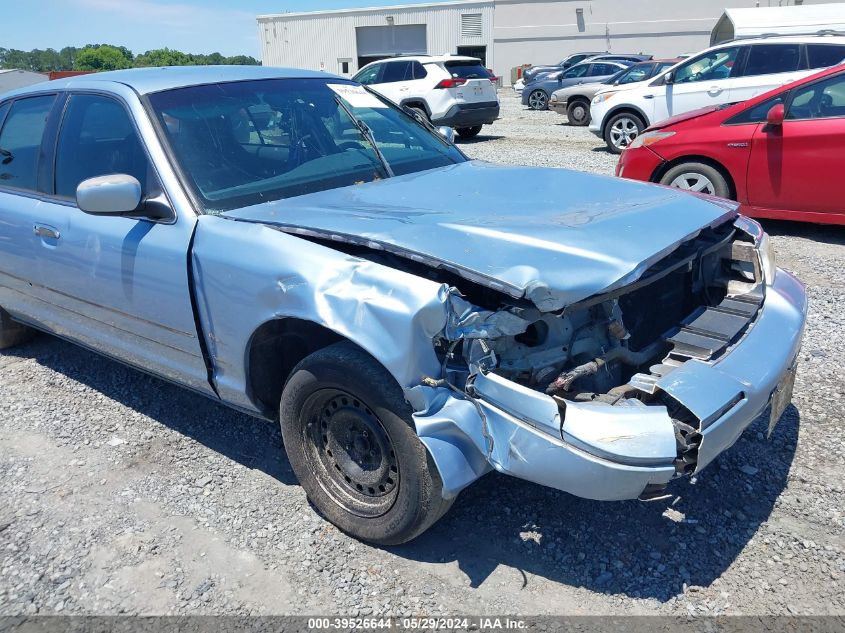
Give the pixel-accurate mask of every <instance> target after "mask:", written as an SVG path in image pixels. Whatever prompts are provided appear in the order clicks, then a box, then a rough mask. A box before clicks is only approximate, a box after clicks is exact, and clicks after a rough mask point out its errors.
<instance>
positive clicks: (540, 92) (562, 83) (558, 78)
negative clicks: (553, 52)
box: [522, 60, 633, 110]
mask: <svg viewBox="0 0 845 633" xmlns="http://www.w3.org/2000/svg"><path fill="white" fill-rule="evenodd" d="M632 63H633V62H630V61H627V60H624V61H623V60H620V61H609V60H607V61H605V60H601V61H593V60H589V61H585V62H581V63H580V64H576V65H574V66H572V67H571V68H569V69H567V70H558V71H555V72H552V73H542V74H540V75H538V76H537V78H536V79H535V80H534V81H532V82H531V83H530V84H528V85H527V86H526V87H525V88H524V89H523V91H522V105H527V106H528V107H529V108H531V109H532V110H545V109H547V108H548V105H549V99H550V97H551V94H552V93H553V92H554V91H556V90H560V89H562V88H567V87H569V86H572V85H577V84H583V83H588V82H589V83H594V82H597V81H604V80H606V79H609V78H610V77H613V76H614V75H617V74H618V73H620V72H621V71H623V70H626V69H627V68H628V66H630V65H631V64H632Z"/></svg>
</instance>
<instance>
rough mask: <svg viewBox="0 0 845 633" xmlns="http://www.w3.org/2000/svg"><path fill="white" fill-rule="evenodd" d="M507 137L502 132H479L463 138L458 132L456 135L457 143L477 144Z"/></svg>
mask: <svg viewBox="0 0 845 633" xmlns="http://www.w3.org/2000/svg"><path fill="white" fill-rule="evenodd" d="M503 138H505V137H504V136H502V135H501V134H479V135H478V136H475V137H473V138H461V137H460V136H458V135H457V134H456V135H455V144H456V145H475V144H476V143H485V142H487V141H498V140H499V139H503Z"/></svg>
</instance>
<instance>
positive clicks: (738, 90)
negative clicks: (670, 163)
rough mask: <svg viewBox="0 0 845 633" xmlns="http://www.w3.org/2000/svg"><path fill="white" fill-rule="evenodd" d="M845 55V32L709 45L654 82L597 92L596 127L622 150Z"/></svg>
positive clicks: (594, 106) (614, 147)
mask: <svg viewBox="0 0 845 633" xmlns="http://www.w3.org/2000/svg"><path fill="white" fill-rule="evenodd" d="M843 59H845V37H842V36H830V35H809V36H791V37H786V36H784V37H765V38H754V39H743V40H734V41H731V42H725V43H723V44H719V45H717V46H713V47H711V48H708V49H706V50H704V51H702V52H701V53H698V54H696V55H694V56H692V57H691V58H689V59H688V60H686V61H684V62H682V63H681V64H678V65H677V66H675V67H674V68H670V69H669V70H666V71H664V72H663V73H662V74H660V75H658V76H657V77H655V78H654V79H653V80H652V81H649V82H647V83H645V84H637V85H635V86H633V87H631V88H630V89H627V90H615V91H613V90H612V89H611V90H610V91H607V90H603V91H599V92H598V93H596V95H595V97H593V102H592V104H591V107H590V116H591V119H592V121H591V123H590V131H591V132H593V133H594V134H596V135H597V136H600V137H601V138H603V139H604V141H605V143H607V148H608V149H609V150H610V151H611V152H613V153H614V154H618V153H620V152H621V151H622V150H623V149H625V148H626V147H627V146H628V145H630V143H631V142H632V141H633V140H634V139H635V138H636V137H637V136H638V135H639V134H640V132H642V131H643V130H644V129H645V128H647V127H648V126H650V125H652V124H653V123H657V122H658V121H661V120H663V119H666V118H669V117H671V116H675V115H676V114H682V113H684V112H689V111H690V110H696V109H698V108H703V107H706V106H712V105H721V104H724V103H736V102H738V101H745V100H746V99H750V98H751V97H754V96H756V95H758V94H762V93H763V92H766V91H768V90H771V89H772V88H776V87H778V86H782V85H784V84H786V83H789V82H791V81H795V80H796V79H800V78H801V77H805V76H807V75H809V74H811V73H813V72H815V70H817V69H819V68H825V67H828V66H833V65H835V64H838V63H840V62H841V61H842V60H843Z"/></svg>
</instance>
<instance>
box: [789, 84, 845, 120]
mask: <svg viewBox="0 0 845 633" xmlns="http://www.w3.org/2000/svg"><path fill="white" fill-rule="evenodd" d="M832 117H845V75H836V76H835V77H829V78H828V79H825V80H823V81H817V82H816V83H814V84H810V85H809V86H804V87H802V88H798V89H796V90H795V97H794V98H793V99H792V102H791V103H790V104H789V112H787V113H786V118H787V119H829V118H832Z"/></svg>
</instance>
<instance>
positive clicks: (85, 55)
mask: <svg viewBox="0 0 845 633" xmlns="http://www.w3.org/2000/svg"><path fill="white" fill-rule="evenodd" d="M127 54H128V55H127ZM131 67H132V53H131V51H129V50H128V49H126V48H124V47H116V46H109V45H108V44H101V45H97V46H86V47H85V48H83V49H82V50H81V51H79V53H78V54H77V55H76V61H75V63H74V70H119V69H121V68H131Z"/></svg>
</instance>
